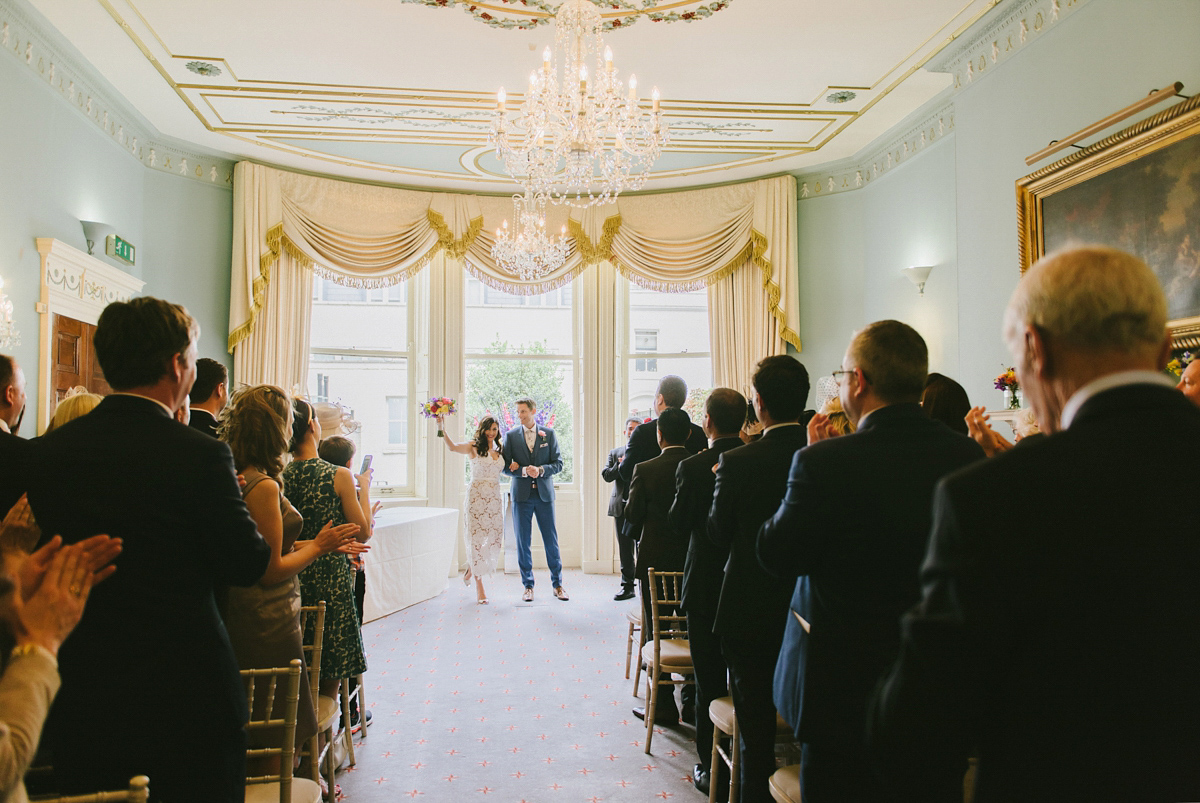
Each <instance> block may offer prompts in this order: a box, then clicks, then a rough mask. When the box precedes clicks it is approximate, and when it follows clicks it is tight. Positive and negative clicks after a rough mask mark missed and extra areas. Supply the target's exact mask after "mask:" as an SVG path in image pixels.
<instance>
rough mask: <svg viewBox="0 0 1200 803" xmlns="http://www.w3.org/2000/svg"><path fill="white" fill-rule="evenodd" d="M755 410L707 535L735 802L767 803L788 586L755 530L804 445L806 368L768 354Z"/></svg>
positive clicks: (719, 484) (721, 480) (725, 459)
mask: <svg viewBox="0 0 1200 803" xmlns="http://www.w3.org/2000/svg"><path fill="white" fill-rule="evenodd" d="M753 384H754V408H755V412H756V413H757V415H758V420H759V421H761V422H762V423H763V436H762V438H760V439H759V440H757V441H754V442H753V443H748V444H746V445H745V446H742V447H740V448H737V449H730V450H729V451H727V452H725V454H723V455H721V459H720V461H719V462H718V463H717V477H716V486H715V488H714V490H713V504H712V510H711V512H710V514H709V520H708V532H709V536H710V537H711V538H712V539H713V542H714V543H715V544H716V545H717V546H718V547H720V548H723V549H728V550H729V562H728V564H727V565H726V567H725V581H724V583H723V584H722V586H721V599H720V601H719V602H718V604H717V618H716V622H715V623H714V631H715V632H716V634H717V635H718V636H720V637H721V651H722V652H723V653H724V655H725V660H726V661H728V663H729V680H730V692H731V696H732V697H733V704H734V708H735V709H736V710H737V722H738V730H739V731H740V735H741V744H742V764H741V767H742V777H741V799H742V800H743V801H744V803H770V801H771V793H770V791H769V790H768V785H767V784H768V780H769V779H770V777H771V774H772V773H774V772H775V704H774V703H773V702H772V701H771V679H772V677H773V676H774V673H775V661H776V659H777V658H778V657H779V645H780V644H781V643H782V641H783V627H784V624H785V622H786V621H787V612H788V599H789V597H790V596H791V593H792V583H790V582H787V581H785V580H781V579H780V578H778V577H774V576H772V575H770V574H768V573H767V572H766V570H765V569H763V567H762V565H761V564H760V563H759V562H758V555H757V553H756V551H755V539H756V538H757V536H758V528H759V527H760V526H762V523H763V522H764V521H766V520H767V519H768V518H770V517H771V516H772V515H773V514H774V513H775V511H776V510H777V509H778V508H779V503H780V502H781V501H782V500H783V495H784V492H785V491H786V490H787V477H788V469H789V468H790V467H791V465H792V455H794V454H795V453H796V451H797V450H798V449H802V448H803V447H804V445H805V443H806V442H807V440H806V438H807V436H806V433H805V431H804V427H803V426H802V425H801V424H800V417H801V416H802V415H803V414H804V402H805V399H807V398H808V371H806V370H805V368H804V366H803V365H801V364H800V362H799V361H797V360H795V359H793V358H792V357H788V356H786V355H778V356H774V357H767V358H766V359H764V360H763V361H762V362H760V363H759V364H758V367H757V369H756V370H755V372H754V378H753Z"/></svg>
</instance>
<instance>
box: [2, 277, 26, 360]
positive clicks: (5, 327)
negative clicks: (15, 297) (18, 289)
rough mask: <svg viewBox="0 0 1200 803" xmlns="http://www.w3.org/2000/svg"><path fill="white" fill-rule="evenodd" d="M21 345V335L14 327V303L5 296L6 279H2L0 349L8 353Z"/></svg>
mask: <svg viewBox="0 0 1200 803" xmlns="http://www.w3.org/2000/svg"><path fill="white" fill-rule="evenodd" d="M19 345H21V333H20V332H18V331H17V327H16V326H14V325H13V303H12V300H11V299H9V297H8V296H7V295H5V294H4V279H3V278H0V349H4V350H5V351H8V350H9V349H11V348H12V347H13V346H19Z"/></svg>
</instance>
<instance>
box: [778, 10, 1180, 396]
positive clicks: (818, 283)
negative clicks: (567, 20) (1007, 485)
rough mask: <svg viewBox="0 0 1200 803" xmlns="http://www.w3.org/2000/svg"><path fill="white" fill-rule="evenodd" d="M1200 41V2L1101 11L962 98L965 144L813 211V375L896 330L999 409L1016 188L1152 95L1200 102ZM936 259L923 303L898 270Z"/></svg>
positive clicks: (1020, 56) (944, 144)
mask: <svg viewBox="0 0 1200 803" xmlns="http://www.w3.org/2000/svg"><path fill="white" fill-rule="evenodd" d="M1198 33H1200V2H1197V0H1091V1H1090V2H1089V3H1087V4H1086V5H1084V6H1083V7H1081V8H1079V9H1078V10H1076V11H1074V12H1073V13H1072V14H1071V15H1070V16H1069V17H1066V18H1064V19H1063V20H1062V21H1061V22H1060V23H1058V24H1057V25H1056V27H1055V28H1053V29H1051V30H1049V31H1047V32H1046V33H1045V34H1044V35H1043V36H1042V37H1041V38H1039V39H1037V40H1035V41H1031V42H1030V43H1029V45H1028V46H1026V48H1025V49H1023V50H1022V51H1021V52H1019V53H1017V54H1015V55H1014V56H1013V57H1012V58H1011V59H1009V60H1007V61H1005V62H1003V63H1001V64H1000V65H998V66H997V67H996V68H995V69H993V70H991V71H989V72H986V73H984V74H982V75H980V76H978V77H976V79H975V80H974V81H973V82H972V83H971V84H970V85H969V86H968V87H967V88H965V89H963V90H961V91H959V92H958V93H957V94H956V95H954V96H953V102H954V121H955V126H954V133H953V135H951V136H950V137H947V138H946V139H945V140H942V141H941V142H939V143H938V144H937V145H935V146H932V147H930V148H928V149H926V150H924V151H922V152H921V153H919V154H918V155H917V156H915V157H912V158H911V159H910V160H908V161H906V162H905V163H904V164H903V165H901V166H900V167H898V168H896V169H894V170H892V171H889V172H888V173H887V174H885V175H884V176H883V177H881V178H879V179H876V180H875V181H873V182H871V183H870V184H868V185H867V186H866V187H864V188H863V189H861V190H855V191H853V192H848V193H843V194H839V195H835V196H830V197H826V198H809V199H803V200H801V201H800V202H799V211H798V215H799V238H800V289H801V293H802V294H803V295H802V297H801V311H802V317H801V321H800V334H801V338H802V340H803V344H804V352H803V353H802V354H801V355H800V357H801V359H802V360H804V361H805V363H806V364H807V365H808V366H809V370H810V371H811V372H812V373H814V374H817V373H821V372H824V371H826V370H827V366H826V363H827V362H828V360H829V359H830V355H832V354H836V355H837V357H838V358H839V359H840V356H841V353H842V351H844V349H845V345H846V341H847V339H848V336H849V333H850V332H851V331H852V330H853V329H855V328H857V327H859V326H862V325H863V324H864V323H868V322H870V321H872V320H878V319H880V318H884V317H896V318H899V319H901V320H905V321H907V322H908V323H911V324H913V325H914V326H915V327H916V328H917V329H918V330H920V331H921V332H922V334H924V335H925V337H926V339H927V340H928V341H929V345H930V356H931V360H930V368H931V370H936V371H942V372H944V373H947V374H949V375H951V376H953V377H955V378H956V379H958V380H959V381H960V382H962V384H963V385H964V387H966V389H967V392H968V394H969V395H970V397H971V399H972V401H973V402H976V403H980V404H985V405H988V406H993V407H994V406H995V405H996V404H998V403H999V400H1000V398H999V391H996V390H994V389H993V388H992V385H991V378H992V377H994V376H995V375H996V374H997V373H999V371H1000V368H1001V365H1002V364H1004V365H1007V364H1009V363H1010V362H1011V358H1010V357H1009V355H1008V353H1007V351H1006V350H1005V348H1004V346H1003V344H1002V343H1001V341H1000V334H999V332H1000V321H1001V316H1002V313H1003V310H1004V306H1005V304H1006V303H1007V301H1008V298H1009V296H1010V295H1011V294H1012V291H1013V288H1014V287H1015V286H1016V282H1017V279H1018V277H1019V269H1018V263H1017V220H1016V190H1015V182H1016V181H1017V180H1018V179H1019V178H1021V177H1022V176H1025V175H1027V174H1028V173H1030V172H1032V171H1033V170H1034V169H1035V168H1031V167H1027V166H1026V165H1025V157H1026V156H1028V155H1029V154H1031V153H1033V152H1034V151H1036V150H1038V149H1040V148H1041V147H1043V146H1045V145H1046V144H1047V143H1048V142H1049V141H1050V140H1053V139H1058V138H1061V137H1063V136H1065V135H1067V134H1070V133H1072V132H1074V131H1077V130H1079V129H1080V128H1083V127H1084V126H1086V125H1089V124H1090V123H1092V122H1094V121H1096V120H1098V119H1100V118H1102V117H1104V116H1106V115H1108V114H1110V113H1111V112H1113V111H1115V110H1117V109H1119V108H1121V107H1122V106H1125V105H1127V104H1129V103H1132V102H1133V101H1134V100H1136V99H1137V98H1139V97H1141V96H1143V95H1145V94H1146V93H1147V92H1148V91H1150V90H1151V89H1152V88H1156V87H1162V86H1166V85H1167V84H1169V83H1171V82H1172V81H1176V80H1178V81H1183V82H1184V84H1185V85H1186V87H1187V88H1186V89H1185V90H1184V91H1185V93H1190V92H1192V91H1196V90H1198V89H1200V48H1198V47H1197V46H1196V37H1197V34H1198ZM1165 107H1166V106H1165V105H1164V106H1159V107H1155V108H1154V109H1152V110H1150V111H1149V112H1147V113H1146V114H1147V115H1148V114H1153V113H1156V112H1158V111H1161V110H1162V109H1163V108H1165ZM1143 116H1146V115H1143ZM1136 119H1137V118H1133V119H1131V120H1130V121H1129V122H1127V123H1122V126H1124V125H1128V124H1131V123H1132V122H1133V121H1134V120H1136ZM1114 130H1115V129H1114ZM1090 141H1091V140H1087V141H1085V144H1087V143H1090ZM1055 158H1057V157H1055ZM1038 166H1040V165H1038ZM854 196H858V199H857V200H853V197H854ZM835 233H836V234H837V235H838V236H833V235H834V234H835ZM924 254H928V257H927V258H928V260H929V262H928V263H927V264H934V265H936V267H935V268H934V271H933V273H932V274H931V275H930V278H929V283H928V285H927V287H926V290H925V298H924V299H918V298H916V294H915V293H914V292H912V290H911V286H910V285H908V282H907V280H905V279H903V278H902V277H901V276H900V274H899V271H900V269H901V268H903V267H906V266H907V265H910V264H917V263H918V262H920V261H921V260H923V259H925V258H926V257H924V256H923V255H924ZM854 276H858V277H859V278H857V279H854V278H851V277H854ZM856 282H857V284H856ZM848 287H849V288H853V287H860V288H861V290H860V292H859V293H858V294H857V295H856V294H855V293H854V292H847V288H848Z"/></svg>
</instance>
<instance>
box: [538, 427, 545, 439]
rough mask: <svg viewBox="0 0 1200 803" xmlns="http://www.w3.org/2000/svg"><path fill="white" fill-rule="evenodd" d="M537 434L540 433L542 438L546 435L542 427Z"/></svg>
mask: <svg viewBox="0 0 1200 803" xmlns="http://www.w3.org/2000/svg"><path fill="white" fill-rule="evenodd" d="M538 435H540V436H541V437H543V438H544V437H546V430H544V429H539V430H538Z"/></svg>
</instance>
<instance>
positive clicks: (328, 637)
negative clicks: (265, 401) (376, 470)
mask: <svg viewBox="0 0 1200 803" xmlns="http://www.w3.org/2000/svg"><path fill="white" fill-rule="evenodd" d="M293 411H294V414H295V415H294V419H293V425H292V443H291V452H292V456H293V458H294V459H293V460H292V462H291V463H289V464H288V466H287V468H285V469H284V470H283V492H284V495H285V496H286V497H287V498H288V501H290V502H291V503H292V504H293V505H295V507H296V509H297V510H298V511H300V515H302V516H303V517H304V530H303V532H302V533H301V535H300V538H301V539H308V538H312V537H313V536H314V535H315V534H316V532H317V531H318V530H320V529H321V527H323V526H325V524H326V522H330V521H332V522H333V523H334V524H335V525H337V524H344V523H346V522H349V523H351V524H357V525H358V526H359V534H358V540H359V541H364V542H365V541H366V540H367V539H369V538H370V537H371V515H370V512H371V501H370V499H369V498H368V492H369V488H370V485H371V471H370V469H368V470H367V471H366V472H365V473H364V474H363V475H361V476H359V477H357V478H356V477H355V476H354V475H353V474H351V473H350V469H348V468H344V467H339V466H335V465H333V464H332V463H326V462H325V461H324V460H322V459H321V458H320V457H318V456H317V445H318V444H319V443H320V442H321V424H320V423H319V422H318V421H317V419H316V417H315V416H314V415H313V408H312V405H310V404H309V403H308V402H306V401H304V400H303V399H296V400H295V402H294V406H293ZM356 479H357V480H358V481H359V484H360V486H361V487H360V488H359V489H358V490H356V489H355V480H356ZM300 597H301V600H302V601H303V603H304V604H305V605H316V604H317V602H319V601H321V600H325V638H324V639H323V642H324V646H323V650H322V652H321V681H320V693H321V694H322V695H325V696H327V697H335V698H336V695H337V687H338V684H339V682H340V681H341V680H342V678H350V677H354V676H355V675H358V674H361V673H362V672H365V671H366V669H367V659H366V656H365V655H364V653H363V644H362V629H361V623H360V622H359V621H358V611H357V610H355V607H354V567H353V566H352V565H351V564H350V560H349V559H348V558H347V557H346V556H345V555H343V554H341V553H337V552H334V553H331V554H328V555H324V556H322V557H319V558H317V559H316V560H315V561H313V563H312V564H311V565H310V566H308V568H306V569H305V570H304V571H302V572H301V573H300ZM313 624H314V623H313V621H312V619H309V621H308V631H307V632H306V633H305V634H304V636H305V640H306V641H310V640H311V639H312V636H313V633H312V626H313Z"/></svg>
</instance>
